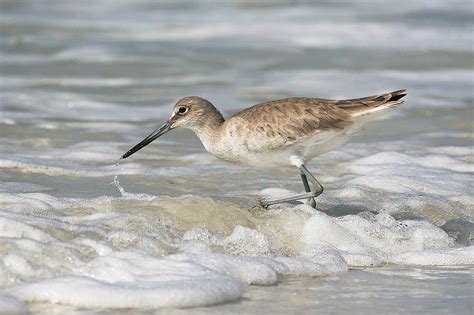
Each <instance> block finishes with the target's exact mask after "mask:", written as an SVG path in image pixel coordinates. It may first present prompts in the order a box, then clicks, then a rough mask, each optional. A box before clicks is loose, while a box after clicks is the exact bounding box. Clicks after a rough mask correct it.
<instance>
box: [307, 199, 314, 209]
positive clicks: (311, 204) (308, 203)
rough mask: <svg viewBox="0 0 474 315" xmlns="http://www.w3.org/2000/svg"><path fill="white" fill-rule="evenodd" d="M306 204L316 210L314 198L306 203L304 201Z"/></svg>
mask: <svg viewBox="0 0 474 315" xmlns="http://www.w3.org/2000/svg"><path fill="white" fill-rule="evenodd" d="M306 204H307V205H308V206H311V207H313V208H314V209H316V200H314V198H310V199H308V201H306Z"/></svg>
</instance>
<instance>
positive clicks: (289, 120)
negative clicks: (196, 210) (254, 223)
mask: <svg viewBox="0 0 474 315" xmlns="http://www.w3.org/2000/svg"><path fill="white" fill-rule="evenodd" d="M405 95H406V90H398V91H394V92H390V93H384V94H379V95H374V96H368V97H363V98H356V99H345V100H328V99H319V98H309V97H295V98H287V99H281V100H276V101H270V102H266V103H261V104H257V105H255V106H252V107H249V108H246V109H244V110H242V111H240V112H238V113H237V114H234V115H233V116H230V117H229V118H227V119H224V117H223V116H222V114H221V113H220V112H219V110H218V109H217V108H216V107H215V106H214V105H212V104H211V102H209V101H208V100H206V99H204V98H201V97H198V96H188V97H185V98H182V99H180V100H179V101H178V102H177V103H176V105H174V108H173V111H172V113H171V116H170V118H169V119H168V121H166V123H164V124H163V125H162V126H161V127H159V128H157V129H156V130H155V131H153V132H152V133H151V134H150V135H148V136H147V137H146V138H145V139H143V140H142V141H141V142H140V143H138V144H137V145H136V146H134V147H133V148H131V149H130V150H129V151H127V152H126V153H125V154H124V155H123V156H122V157H121V159H125V158H127V157H129V156H130V155H132V154H134V153H135V152H137V151H138V150H140V149H142V148H143V147H145V146H146V145H148V144H150V143H151V142H152V141H154V140H156V139H157V138H158V137H160V136H162V135H163V134H165V133H166V132H168V131H170V130H172V129H175V128H187V129H191V130H192V131H194V132H195V133H196V135H197V136H198V138H199V139H200V140H201V142H202V144H203V145H204V148H205V149H206V150H207V151H208V152H210V153H212V154H213V155H214V156H216V157H217V158H219V159H222V160H225V161H229V162H234V163H242V164H248V165H252V166H255V167H262V168H281V167H288V166H291V167H295V168H297V169H298V170H299V173H300V176H301V180H302V181H303V186H304V189H305V191H306V192H305V193H302V194H297V195H294V196H289V197H285V198H275V199H270V198H263V199H261V200H260V204H261V205H262V206H264V207H268V206H270V205H273V204H277V203H282V202H287V201H295V200H303V199H307V203H308V204H310V205H311V206H312V207H315V206H316V202H315V200H314V198H316V197H317V196H319V195H320V194H321V193H322V192H323V186H322V185H321V184H320V183H319V181H318V180H317V179H316V177H314V176H313V175H312V174H311V173H310V172H309V170H308V169H307V168H306V166H305V164H306V163H307V162H308V161H310V160H312V159H313V158H315V157H316V156H319V155H321V154H324V153H326V152H329V151H331V150H334V149H336V148H339V147H340V146H342V145H343V144H345V143H346V142H347V141H348V140H349V139H350V137H351V136H352V135H354V134H355V133H356V132H357V131H358V130H359V129H360V128H361V127H362V125H363V124H364V123H366V122H367V121H369V120H372V119H374V118H376V117H379V116H381V115H382V114H384V113H385V112H386V111H387V110H388V109H390V108H392V107H395V106H397V105H399V104H401V103H403V100H402V98H403V97H404V96H405ZM308 180H309V182H308ZM309 183H311V184H312V185H311V186H310V184H309Z"/></svg>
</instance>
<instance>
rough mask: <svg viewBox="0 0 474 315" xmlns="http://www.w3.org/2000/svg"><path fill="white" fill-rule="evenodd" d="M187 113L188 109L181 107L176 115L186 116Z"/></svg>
mask: <svg viewBox="0 0 474 315" xmlns="http://www.w3.org/2000/svg"><path fill="white" fill-rule="evenodd" d="M187 112H188V108H187V107H184V106H183V107H180V108H178V114H180V115H184V114H186V113H187Z"/></svg>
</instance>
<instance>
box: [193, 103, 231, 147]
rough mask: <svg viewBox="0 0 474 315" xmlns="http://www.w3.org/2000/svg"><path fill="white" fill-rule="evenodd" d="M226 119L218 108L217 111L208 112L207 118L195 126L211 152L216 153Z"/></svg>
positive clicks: (199, 136) (200, 138)
mask: <svg viewBox="0 0 474 315" xmlns="http://www.w3.org/2000/svg"><path fill="white" fill-rule="evenodd" d="M224 121H225V120H224V117H223V116H222V114H221V113H220V112H219V111H218V110H217V109H216V111H215V112H213V113H210V114H208V115H207V116H206V119H203V120H202V123H200V124H199V125H198V126H195V127H194V128H193V131H194V132H195V133H196V135H197V136H198V138H199V140H201V142H202V144H203V145H204V148H206V150H207V151H208V152H210V153H214V148H215V144H216V142H217V140H218V137H219V134H220V133H221V130H222V126H223V124H224Z"/></svg>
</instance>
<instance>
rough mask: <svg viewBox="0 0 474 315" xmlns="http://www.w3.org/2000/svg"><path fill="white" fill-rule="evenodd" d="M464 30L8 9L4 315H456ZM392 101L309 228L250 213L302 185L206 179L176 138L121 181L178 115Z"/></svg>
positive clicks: (254, 173) (224, 11)
mask: <svg viewBox="0 0 474 315" xmlns="http://www.w3.org/2000/svg"><path fill="white" fill-rule="evenodd" d="M473 11H474V10H473V6H472V4H471V3H470V2H468V1H466V2H461V1H459V2H456V5H455V6H453V5H451V2H449V1H430V2H429V3H425V2H422V3H416V4H415V3H402V4H400V3H397V4H396V5H386V4H385V3H383V2H380V3H378V2H364V3H360V2H357V1H354V2H348V3H344V4H342V3H337V4H331V3H320V4H300V5H289V4H283V3H280V2H277V3H271V4H262V5H256V4H253V3H252V2H245V1H241V2H228V3H226V4H223V5H219V6H217V5H211V4H206V5H204V4H199V3H196V2H179V3H178V4H175V3H173V2H156V1H144V0H142V1H130V2H117V1H99V2H90V3H88V5H82V4H81V5H79V4H74V3H72V2H62V1H47V2H44V1H43V2H35V1H3V2H1V3H0V25H1V27H0V54H1V56H0V57H1V63H0V71H1V72H0V74H1V75H0V89H1V94H0V95H1V102H0V107H1V112H0V113H1V115H0V178H1V181H0V257H1V259H0V288H1V289H2V290H3V291H2V292H0V309H1V310H17V311H18V312H21V311H24V310H26V309H27V308H29V309H30V310H32V311H38V312H44V313H50V312H58V313H62V312H65V311H74V310H95V311H104V312H108V311H111V310H113V312H116V311H118V310H123V311H124V312H125V310H127V311H128V310H130V308H132V309H134V310H142V311H144V312H151V311H150V310H152V309H153V310H159V309H161V308H163V307H164V308H165V309H166V312H170V311H171V310H170V307H171V308H172V309H174V311H176V312H177V313H179V312H182V311H179V310H177V309H175V308H180V307H187V309H186V312H188V311H190V310H191V309H192V310H193V311H194V312H196V313H207V312H215V313H221V312H225V311H228V312H244V311H245V312H253V311H255V309H256V305H257V304H258V310H259V312H279V311H280V312H308V313H309V312H311V311H314V310H319V311H321V312H347V311H349V310H350V311H352V312H355V313H365V312H367V311H369V312H370V311H372V312H374V313H375V312H379V311H382V310H387V309H388V310H390V311H391V312H392V313H401V312H404V313H406V312H421V311H429V312H430V313H436V312H438V313H445V312H452V313H468V312H469V310H472V308H473V304H472V298H473V297H474V294H473V292H472V275H473V273H474V272H473V269H472V266H473V265H474V246H473V243H472V235H473V233H474V222H473V217H474V213H473V210H472V209H473V204H474V198H473V191H472V178H473V177H472V175H473V174H472V173H473V171H474V168H473V162H474V160H473V147H472V143H473V142H472V141H473V132H472V131H473V128H474V126H473V116H472V114H473V112H472V111H473V110H472V108H473V104H472V102H473V99H474V98H473V94H472V91H473V88H474V84H473V82H474V80H473V79H474V77H473V62H472V60H473V52H472V45H473V42H472V18H473V15H474V12H473ZM399 88H407V89H408V92H409V95H408V97H407V101H406V103H405V104H404V105H403V106H402V107H401V108H399V109H396V110H394V111H392V112H391V113H390V114H389V115H387V116H386V117H385V118H384V119H381V120H378V121H374V122H372V123H371V124H369V125H367V126H366V128H365V129H364V130H363V131H362V132H361V133H360V134H359V135H358V136H356V137H355V138H354V139H353V141H351V142H350V144H348V145H346V146H344V147H343V148H340V149H338V150H336V151H333V152H330V153H328V154H326V155H324V156H321V157H320V158H318V159H316V160H314V161H313V162H311V163H310V164H309V165H308V167H309V168H310V169H311V170H312V171H313V172H314V173H315V174H317V175H318V178H319V179H320V181H321V182H322V183H323V185H324V186H325V192H324V194H323V195H322V196H321V197H319V198H318V202H319V203H318V208H319V209H320V210H323V211H322V212H317V211H314V210H312V209H311V208H309V207H307V206H304V205H299V204H297V203H293V204H285V205H281V206H275V207H271V208H270V209H269V210H268V211H257V212H254V211H252V210H254V209H253V206H254V205H255V203H256V197H255V195H256V194H260V195H283V194H286V193H288V190H290V191H301V190H302V187H301V183H300V180H299V176H298V175H297V173H296V172H295V171H294V170H281V171H279V172H275V171H266V170H258V169H257V170H256V169H253V168H250V167H247V166H241V165H233V164H228V163H225V162H222V161H219V160H217V159H215V158H213V157H212V156H211V155H209V154H207V153H206V152H205V151H204V149H203V148H202V145H201V144H200V143H199V141H198V139H197V138H196V137H195V136H194V135H193V134H191V133H190V132H188V131H184V130H175V131H173V132H171V133H169V134H167V135H165V136H164V137H162V138H160V140H158V141H156V142H155V143H153V144H152V145H150V146H148V147H147V148H146V149H143V150H142V151H140V152H139V153H137V154H136V155H134V156H133V157H131V158H129V159H127V160H124V161H121V162H120V164H118V165H116V162H117V159H118V157H120V156H121V154H123V153H124V152H125V151H126V150H128V149H129V148H130V147H131V146H132V145H134V144H136V143H137V142H138V141H139V140H141V139H142V138H143V137H144V136H146V135H147V134H149V132H150V131H151V130H153V129H154V128H155V127H156V126H157V125H159V124H160V123H162V122H163V121H164V120H165V119H166V118H167V116H168V115H169V112H170V108H171V106H172V105H173V104H174V102H175V101H176V100H177V99H179V98H181V97H183V96H186V95H201V96H203V97H206V98H208V99H210V100H211V101H212V102H213V103H214V104H216V105H217V106H218V107H219V108H220V109H221V110H222V111H223V113H224V114H225V115H229V114H231V113H234V112H235V111H237V110H239V109H242V108H245V107H247V106H249V105H251V104H255V103H257V102H261V101H265V100H270V99H276V98H283V97H290V96H317V97H327V98H344V97H347V98H352V97H357V96H365V95H371V94H374V93H378V92H384V91H389V90H395V89H399ZM268 187H273V189H264V188H268ZM119 188H120V189H119ZM448 267H449V268H448ZM446 268H447V269H446ZM469 288H471V290H469ZM381 292H383V293H381ZM407 292H410V293H413V294H407ZM98 296H99V297H100V298H97V297H98ZM368 305H374V307H373V308H371V307H370V306H368ZM397 306H403V307H404V308H403V310H399V309H396V307H397ZM189 308H191V309H189Z"/></svg>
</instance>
